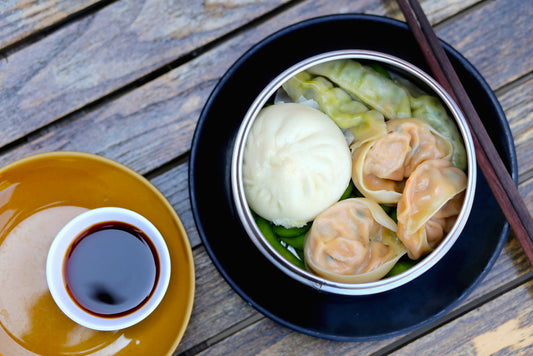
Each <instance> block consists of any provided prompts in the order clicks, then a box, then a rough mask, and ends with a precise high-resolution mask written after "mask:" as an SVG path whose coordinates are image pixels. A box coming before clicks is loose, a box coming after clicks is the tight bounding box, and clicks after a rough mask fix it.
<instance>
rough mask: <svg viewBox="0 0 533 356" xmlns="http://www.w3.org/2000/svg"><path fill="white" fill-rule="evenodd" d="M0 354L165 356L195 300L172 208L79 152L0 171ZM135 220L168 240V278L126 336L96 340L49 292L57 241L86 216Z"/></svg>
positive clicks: (144, 186) (186, 248)
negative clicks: (132, 215)
mask: <svg viewBox="0 0 533 356" xmlns="http://www.w3.org/2000/svg"><path fill="white" fill-rule="evenodd" d="M0 202H1V204H0V285H2V289H0V310H3V311H4V312H3V313H1V314H0V324H1V325H0V326H1V327H0V354H2V355H6V356H7V355H17V356H18V355H21V356H23V355H35V354H39V355H92V354H99V355H101V354H106V355H111V354H113V355H125V354H143V355H144V354H158V355H170V354H172V353H173V352H174V351H175V350H176V347H177V345H178V343H179V342H180V340H181V338H182V337H183V334H184V332H185V329H186V326H187V324H188V322H189V318H190V315H191V312H192V305H193V300H194V262H193V258H192V251H191V247H190V244H189V240H188V238H187V234H186V232H185V229H184V228H183V225H182V223H181V221H180V219H179V217H178V215H177V214H176V212H175V210H174V209H173V207H172V205H170V203H169V202H168V201H167V200H166V198H165V197H164V196H163V195H162V194H161V192H159V190H157V189H156V188H155V187H154V186H153V185H152V184H151V183H150V182H149V181H148V180H146V179H145V178H144V177H142V176H141V175H139V174H138V173H136V172H135V171H133V170H131V169H129V168H128V167H126V166H124V165H122V164H119V163H117V162H114V161H112V160H110V159H107V158H104V157H101V156H97V155H93V154H87V153H81V152H52V153H44V154H37V155H33V156H29V157H26V158H23V159H21V160H18V161H16V162H13V163H11V164H8V165H6V166H4V167H2V168H1V169H0ZM104 206H116V207H121V208H125V209H130V210H133V211H136V212H138V213H139V214H141V215H143V216H145V217H146V218H147V219H149V220H150V221H151V222H152V223H153V224H154V226H156V227H157V229H158V230H159V231H160V232H161V234H162V235H163V236H165V241H166V243H167V246H168V250H169V254H170V259H171V266H172V270H171V277H170V282H169V286H168V289H167V292H166V294H165V297H164V298H163V300H162V301H161V303H160V304H159V306H158V307H157V308H156V309H155V310H154V312H153V313H151V314H150V315H149V316H148V317H147V318H146V319H144V320H143V321H141V322H139V323H138V324H136V325H133V326H131V327H129V328H126V329H121V330H116V331H96V330H91V329H88V328H85V327H82V326H81V325H78V324H76V323H75V322H73V321H72V320H70V319H69V318H68V317H67V316H66V315H64V314H63V313H62V312H61V310H60V309H59V308H58V307H57V305H56V304H55V302H54V300H53V299H52V296H51V294H50V292H49V290H48V285H47V282H46V257H47V254H48V249H49V246H50V244H51V243H52V240H53V239H54V237H55V235H56V234H57V233H58V232H59V230H60V229H61V228H62V227H63V226H64V225H65V224H66V223H67V222H68V221H70V220H71V219H72V218H74V217H75V216H77V215H79V214H80V213H83V212H85V211H87V210H89V209H95V208H100V207H104Z"/></svg>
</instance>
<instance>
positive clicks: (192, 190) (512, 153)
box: [189, 13, 518, 341]
mask: <svg viewBox="0 0 533 356" xmlns="http://www.w3.org/2000/svg"><path fill="white" fill-rule="evenodd" d="M336 20H351V21H358V20H363V21H375V22H380V23H383V24H386V25H390V26H394V27H400V28H402V29H404V30H408V25H407V24H406V23H405V22H402V21H399V20H396V19H393V18H390V17H386V16H380V15H371V14H359V13H347V14H333V15H324V16H318V17H313V18H310V19H307V20H303V21H299V22H297V23H294V24H292V25H289V26H287V27H284V28H282V29H280V30H278V31H276V32H274V33H272V34H270V35H269V36H267V37H265V38H263V39H262V40H260V41H259V42H257V43H256V44H254V45H253V46H252V47H250V48H249V49H248V50H247V51H245V52H244V53H243V54H242V55H241V56H240V57H239V58H238V59H237V60H236V61H235V62H234V63H233V64H232V65H231V66H230V67H229V68H228V70H227V71H226V72H225V73H224V75H223V76H222V77H221V78H220V79H219V81H218V83H217V85H216V86H215V88H214V89H213V90H212V92H211V94H210V96H209V97H208V100H207V101H206V103H205V105H204V107H203V109H202V111H201V114H200V117H199V120H198V122H197V125H196V128H195V131H194V135H193V139H192V144H191V155H190V164H189V196H190V200H191V208H192V213H193V217H194V220H195V223H196V227H197V230H198V233H199V236H200V238H201V240H202V243H203V245H204V248H205V249H206V251H207V252H208V255H209V257H210V259H211V260H212V262H213V263H214V265H215V267H216V268H217V270H218V272H219V273H220V274H221V275H222V276H223V278H224V279H225V281H226V282H227V283H228V284H229V285H230V286H231V288H232V289H234V290H235V292H236V293H237V294H238V295H239V296H240V297H241V298H242V299H243V300H245V301H246V302H247V303H248V304H250V305H251V306H252V307H254V308H255V309H256V310H257V311H259V312H260V313H262V314H263V315H264V316H266V317H268V318H270V319H272V320H273V321H275V322H277V323H279V324H280V325H282V326H285V327H287V328H289V329H292V330H295V331H297V332H300V333H303V334H306V335H310V336H314V337H318V338H322V339H328V340H334V341H371V340H380V339H383V338H386V337H392V336H397V335H401V334H405V333H407V332H411V331H413V330H416V329H420V328H421V327H423V326H425V325H428V324H431V323H433V322H435V321H438V319H440V318H441V317H443V316H444V315H445V314H447V313H449V312H450V310H451V309H452V308H453V307H455V306H457V305H458V304H459V303H460V302H461V301H463V300H464V299H465V298H466V297H467V296H468V295H469V294H470V293H471V292H472V290H474V289H475V288H476V287H477V286H478V285H479V283H480V282H481V281H482V280H483V279H484V278H485V276H486V275H487V274H488V272H489V271H490V269H491V268H492V267H493V265H494V263H495V262H496V260H497V259H498V257H499V255H500V253H501V250H502V249H503V246H504V244H505V242H506V239H507V236H508V233H509V225H508V223H507V222H505V223H504V224H503V226H502V232H501V235H500V236H499V239H498V243H497V244H496V246H495V249H494V251H493V253H492V255H491V257H490V259H489V260H488V262H487V264H486V266H485V267H484V268H483V270H482V271H481V272H480V273H479V274H478V275H477V277H476V278H475V280H474V282H473V283H472V284H470V285H469V287H467V288H466V289H464V290H463V291H462V293H461V295H460V296H459V297H458V298H456V299H455V300H454V301H453V302H452V303H450V304H448V305H447V306H446V307H444V308H443V309H442V310H441V311H440V312H438V313H436V314H434V315H433V316H431V317H429V318H427V319H425V320H423V321H421V322H419V323H417V324H414V325H411V326H409V327H407V328H403V329H400V330H395V331H391V332H388V333H382V334H379V335H375V336H362V337H352V336H338V335H332V334H324V333H321V332H316V331H312V330H309V329H307V328H305V327H301V326H299V325H296V324H294V323H291V322H288V321H286V320H284V319H283V318H282V317H280V316H278V315H275V314H274V313H272V312H271V311H269V310H268V309H267V308H265V307H263V306H262V305H260V304H258V303H257V302H255V301H254V300H253V297H251V296H250V295H249V294H247V293H246V292H245V291H244V290H243V289H242V288H241V286H239V285H238V284H237V282H236V281H234V280H233V279H232V277H231V276H230V274H229V273H228V272H227V271H226V270H225V268H224V267H223V266H222V263H221V262H220V260H219V259H218V257H217V256H216V254H215V252H214V250H213V248H212V246H211V245H210V243H209V241H208V238H207V237H206V231H205V229H204V226H203V224H202V222H201V217H200V216H199V212H198V202H197V200H196V184H195V182H194V170H195V162H196V160H197V155H198V140H199V139H200V136H201V133H202V130H203V127H204V126H205V125H206V122H207V116H208V112H209V110H210V108H211V106H212V104H213V102H214V101H215V100H216V97H217V96H218V95H219V93H220V92H221V91H222V90H223V87H224V84H225V83H226V82H227V81H228V80H229V78H230V77H231V76H232V75H233V74H234V73H235V72H236V71H237V70H238V69H239V67H240V66H241V65H242V64H243V63H246V62H247V61H248V60H249V59H250V58H251V57H252V56H253V55H254V54H255V52H256V51H257V50H258V49H260V48H261V47H263V46H264V45H265V44H269V43H271V42H273V41H275V40H276V39H277V38H278V37H282V36H285V35H286V34H288V33H290V32H292V31H295V30H298V29H300V28H302V27H307V26H313V25H316V24H320V23H322V22H328V21H336ZM440 41H441V43H442V44H443V46H444V48H445V50H446V52H447V53H449V54H451V55H452V56H453V57H454V59H456V60H457V61H458V62H459V63H461V65H463V66H464V67H465V68H466V69H467V70H468V72H469V74H471V75H472V76H473V77H474V78H475V80H476V81H477V82H478V84H479V85H480V86H481V87H482V88H483V89H484V91H485V92H486V94H487V97H488V99H489V100H490V104H491V106H492V107H493V109H494V110H495V112H496V113H497V121H498V122H500V121H501V120H500V118H505V113H504V111H503V109H502V108H501V105H500V103H499V102H498V100H497V98H496V96H495V94H494V92H493V91H492V89H491V88H490V86H489V85H488V83H487V82H486V80H485V79H484V78H483V76H482V75H481V74H480V73H479V71H478V70H477V69H476V68H475V67H474V66H473V65H472V64H471V63H470V62H469V61H468V60H467V59H466V58H465V57H464V56H463V55H461V54H460V53H459V52H458V51H457V50H455V49H454V48H453V47H452V46H451V45H449V44H448V43H446V42H445V41H443V40H442V39H440ZM500 123H501V124H502V128H503V130H504V139H505V142H503V141H502V146H503V149H504V150H505V151H506V152H505V154H506V155H507V156H508V159H509V161H508V162H506V163H507V164H509V166H510V167H509V168H510V170H511V176H512V179H513V181H514V183H515V184H517V172H518V169H517V157H516V149H515V146H514V141H513V136H512V132H511V130H510V127H509V124H508V121H507V120H505V122H500ZM295 283H296V282H295Z"/></svg>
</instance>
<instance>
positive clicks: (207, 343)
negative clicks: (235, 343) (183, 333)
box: [173, 313, 265, 356]
mask: <svg viewBox="0 0 533 356" xmlns="http://www.w3.org/2000/svg"><path fill="white" fill-rule="evenodd" d="M264 318H265V317H264V316H263V315H262V314H260V313H256V314H254V315H251V316H249V317H247V318H246V319H243V320H241V321H240V322H238V323H236V324H234V325H232V326H230V327H229V328H227V329H225V330H224V331H223V332H221V333H219V334H217V335H214V336H212V337H210V338H208V339H206V340H204V341H202V342H201V343H199V344H197V345H195V346H193V347H191V348H190V349H188V350H185V351H182V352H181V353H179V354H178V353H174V354H173V356H191V355H196V354H198V353H200V352H202V351H204V350H206V349H208V348H209V347H211V346H213V345H215V344H217V343H219V342H220V341H222V340H224V339H226V338H228V337H230V336H231V335H233V334H235V333H237V332H239V331H241V330H243V329H245V328H247V327H249V326H251V325H253V324H255V323H257V322H259V321H261V320H263V319H264Z"/></svg>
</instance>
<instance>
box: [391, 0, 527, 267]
mask: <svg viewBox="0 0 533 356" xmlns="http://www.w3.org/2000/svg"><path fill="white" fill-rule="evenodd" d="M397 2H398V5H399V6H400V9H401V11H402V12H403V14H404V16H405V19H406V21H407V24H408V25H409V27H410V29H411V32H413V34H414V37H415V39H416V41H417V42H418V45H419V46H420V49H421V50H422V53H423V55H424V57H425V59H426V62H427V63H428V65H429V67H430V69H431V71H432V73H433V76H434V77H435V80H437V82H439V83H440V85H441V86H442V87H443V88H444V89H445V90H446V91H447V92H448V93H449V94H450V95H451V96H452V98H453V99H454V100H455V102H456V103H457V104H458V105H459V107H460V108H461V109H462V111H463V114H464V116H465V118H466V120H467V122H468V123H469V125H470V131H471V132H472V136H473V141H474V147H475V150H476V157H477V160H478V164H479V166H480V168H481V171H482V172H483V174H484V175H485V178H486V179H487V182H488V184H489V186H490V188H491V190H492V192H493V193H494V196H495V198H496V200H497V201H498V204H499V205H500V207H501V209H502V211H503V213H504V215H505V217H506V218H507V221H508V222H509V224H510V226H511V228H512V230H513V232H514V234H515V236H516V237H517V239H518V241H519V242H520V245H521V246H522V248H523V250H524V252H525V253H526V256H527V258H528V259H529V262H530V263H531V264H532V265H533V240H532V238H533V219H532V218H531V214H530V213H529V211H528V209H527V207H526V205H525V203H524V201H523V200H522V197H521V196H520V194H519V193H518V189H517V187H516V186H515V184H514V182H513V180H512V179H511V176H510V175H509V173H508V172H507V169H506V168H505V166H504V164H503V162H502V160H501V158H500V156H499V154H498V152H497V151H496V148H495V147H494V144H493V143H492V141H491V139H490V137H489V135H488V134H487V130H486V129H485V127H484V126H483V123H482V122H481V119H480V118H479V116H478V114H477V112H476V110H475V108H474V106H473V105H472V102H471V101H470V99H469V97H468V95H467V93H466V91H465V89H464V87H463V85H462V84H461V81H460V80H459V77H458V76H457V73H456V72H455V70H454V69H453V67H452V64H451V63H450V61H449V59H448V57H447V55H446V53H445V52H444V49H443V48H442V45H441V43H440V41H439V39H438V38H437V35H436V34H435V32H434V31H433V28H432V27H431V24H430V23H429V21H428V19H427V18H426V15H425V14H424V11H423V10H422V7H421V6H420V4H419V3H418V1H417V0H397ZM480 237H481V238H483V237H482V236H480Z"/></svg>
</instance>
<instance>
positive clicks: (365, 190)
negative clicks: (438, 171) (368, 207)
mask: <svg viewBox="0 0 533 356" xmlns="http://www.w3.org/2000/svg"><path fill="white" fill-rule="evenodd" d="M452 151H453V147H452V145H451V143H450V142H449V141H448V140H447V139H446V138H445V137H443V136H441V135H440V134H439V133H438V132H437V131H435V129H433V128H432V127H431V126H430V125H429V124H427V123H426V122H424V121H422V120H420V119H415V118H408V119H395V120H390V121H388V122H387V133H386V134H385V135H383V136H380V137H379V138H377V139H376V140H374V141H371V142H368V143H366V144H364V145H362V146H361V147H358V148H356V149H355V150H354V152H353V155H352V159H353V165H352V170H353V171H352V180H353V182H354V184H355V186H356V187H357V188H358V189H359V191H360V192H361V193H362V194H363V195H364V196H365V197H367V198H373V199H375V200H376V201H377V202H378V203H383V204H394V203H397V202H398V200H399V199H400V197H401V196H402V191H403V186H404V184H405V179H406V178H408V177H409V176H410V175H411V173H412V172H413V171H414V170H415V168H416V167H417V166H418V165H419V164H420V163H421V162H424V161H426V160H429V159H439V158H442V159H447V160H450V159H451V156H452Z"/></svg>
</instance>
